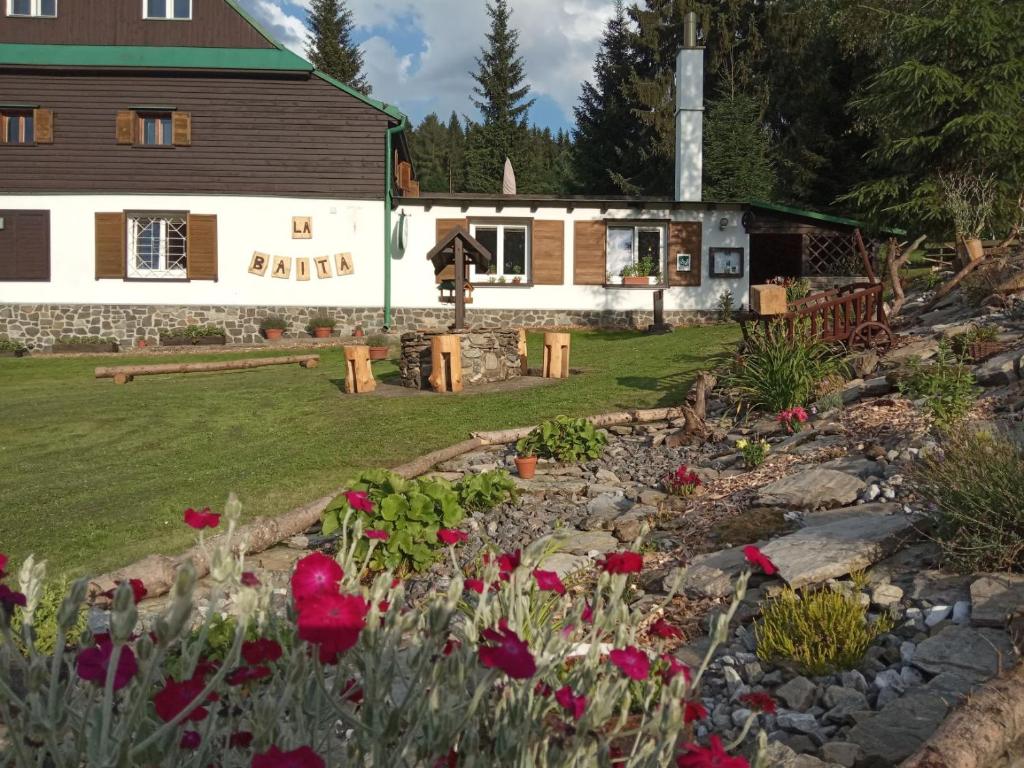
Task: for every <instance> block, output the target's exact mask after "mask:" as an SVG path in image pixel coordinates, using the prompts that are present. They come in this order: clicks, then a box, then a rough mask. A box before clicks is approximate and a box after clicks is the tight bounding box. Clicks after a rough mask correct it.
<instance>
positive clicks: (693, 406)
mask: <svg viewBox="0 0 1024 768" xmlns="http://www.w3.org/2000/svg"><path fill="white" fill-rule="evenodd" d="M717 383H718V379H717V378H716V377H715V376H714V375H713V374H711V373H708V372H707V371H701V372H700V373H698V374H697V380H696V381H694V382H693V386H692V387H690V391H689V392H688V393H687V395H686V399H687V401H688V403H690V404H688V405H684V406H683V414H682V415H683V419H684V424H683V426H682V428H680V429H679V430H677V431H676V432H673V433H672V434H671V435H669V436H668V437H667V438H666V439H665V445H666V446H667V447H669V448H677V447H679V446H680V445H686V444H687V443H690V442H692V441H693V440H694V439H704V438H706V437H707V434H708V428H707V424H706V423H705V419H706V418H707V412H708V404H707V398H708V394H709V393H710V392H711V391H712V390H713V389H714V388H715V384H717Z"/></svg>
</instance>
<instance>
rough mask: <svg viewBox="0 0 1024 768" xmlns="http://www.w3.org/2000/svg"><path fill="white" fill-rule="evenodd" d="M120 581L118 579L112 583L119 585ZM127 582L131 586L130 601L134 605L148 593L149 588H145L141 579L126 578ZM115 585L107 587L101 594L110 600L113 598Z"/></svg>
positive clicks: (115, 589)
mask: <svg viewBox="0 0 1024 768" xmlns="http://www.w3.org/2000/svg"><path fill="white" fill-rule="evenodd" d="M122 583H123V582H120V581H115V582H114V584H116V585H117V586H120V585H121V584H122ZM128 584H129V585H130V586H131V588H132V601H133V602H134V603H135V604H136V605H138V604H139V602H140V601H141V600H142V598H144V597H145V596H146V595H148V594H149V590H148V589H146V586H145V584H143V583H142V579H128ZM117 586H115V587H114V588H113V589H108V590H107V591H106V592H103V593H102V595H103V596H104V597H109V598H110V599H111V600H113V599H114V593H115V592H116V591H117Z"/></svg>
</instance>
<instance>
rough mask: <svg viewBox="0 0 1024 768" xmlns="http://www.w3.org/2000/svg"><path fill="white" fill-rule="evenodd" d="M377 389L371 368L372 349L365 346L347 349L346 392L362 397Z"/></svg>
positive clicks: (359, 345) (360, 345)
mask: <svg viewBox="0 0 1024 768" xmlns="http://www.w3.org/2000/svg"><path fill="white" fill-rule="evenodd" d="M376 388H377V380H376V379H374V378H373V369H372V368H371V367H370V348H369V347H368V346H366V345H365V344H354V345H352V346H348V347H345V391H346V392H348V393H349V394H350V395H361V394H363V393H365V392H373V390H375V389H376Z"/></svg>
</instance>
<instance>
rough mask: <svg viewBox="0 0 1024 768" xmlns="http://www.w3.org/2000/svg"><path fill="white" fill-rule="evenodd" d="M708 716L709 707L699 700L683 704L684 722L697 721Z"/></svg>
mask: <svg viewBox="0 0 1024 768" xmlns="http://www.w3.org/2000/svg"><path fill="white" fill-rule="evenodd" d="M707 716H708V710H707V708H706V707H705V706H704V705H703V704H701V703H700V702H699V701H688V702H686V703H685V704H684V705H683V722H684V723H695V722H697V721H698V720H703V719H704V718H705V717H707Z"/></svg>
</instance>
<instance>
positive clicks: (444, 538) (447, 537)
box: [437, 528, 469, 545]
mask: <svg viewBox="0 0 1024 768" xmlns="http://www.w3.org/2000/svg"><path fill="white" fill-rule="evenodd" d="M437 540H438V541H440V542H441V543H442V544H451V545H455V544H461V543H462V542H464V541H468V540H469V534H468V533H466V532H465V531H459V530H456V529H455V528H442V529H441V530H439V531H438V532H437Z"/></svg>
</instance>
